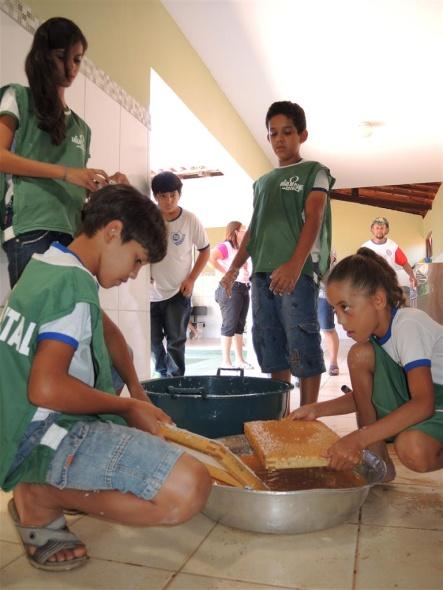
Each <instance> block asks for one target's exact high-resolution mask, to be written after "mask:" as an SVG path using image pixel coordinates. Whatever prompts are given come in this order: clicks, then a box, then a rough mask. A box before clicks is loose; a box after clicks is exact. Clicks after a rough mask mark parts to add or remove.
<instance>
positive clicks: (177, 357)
mask: <svg viewBox="0 0 443 590" xmlns="http://www.w3.org/2000/svg"><path fill="white" fill-rule="evenodd" d="M190 317H191V298H190V297H185V296H184V295H182V294H181V293H180V291H179V292H178V293H176V294H175V295H174V296H173V297H171V298H170V299H165V300H164V301H151V352H152V356H153V357H154V361H155V370H156V371H157V372H158V373H160V376H161V377H181V376H182V375H184V374H185V344H186V330H187V327H188V324H189V318H190ZM164 339H166V348H165V345H164V343H163V341H164Z"/></svg>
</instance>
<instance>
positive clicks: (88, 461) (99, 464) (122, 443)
mask: <svg viewBox="0 0 443 590" xmlns="http://www.w3.org/2000/svg"><path fill="white" fill-rule="evenodd" d="M182 453H183V451H182V450H181V449H179V448H178V447H175V446H173V445H171V444H170V443H167V442H165V441H164V440H163V439H162V438H160V437H158V436H153V435H152V434H149V433H147V432H142V431H141V430H138V429H137V428H129V427H128V426H120V425H118V424H113V423H112V422H99V421H96V422H81V421H80V422H77V423H76V424H75V425H74V426H73V427H72V428H71V430H70V431H69V433H68V434H67V435H66V436H65V437H64V438H63V440H62V442H61V443H60V445H59V447H58V448H57V450H56V451H55V455H54V457H53V459H52V461H51V464H50V466H49V469H48V472H47V476H46V481H47V483H48V484H50V485H52V486H55V487H56V488H59V489H65V488H66V489H75V490H91V491H92V490H94V491H97V490H118V491H120V492H122V493H128V492H129V493H131V494H134V495H135V496H138V497H139V498H143V499H144V500H151V499H152V498H153V497H154V496H155V495H156V494H157V492H158V491H159V490H160V488H161V487H162V485H163V484H164V482H165V480H166V478H167V477H168V475H169V474H170V472H171V470H172V468H173V467H174V465H175V464H176V462H177V460H178V458H179V457H180V456H181V455H182Z"/></svg>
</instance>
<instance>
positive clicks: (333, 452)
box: [325, 431, 363, 471]
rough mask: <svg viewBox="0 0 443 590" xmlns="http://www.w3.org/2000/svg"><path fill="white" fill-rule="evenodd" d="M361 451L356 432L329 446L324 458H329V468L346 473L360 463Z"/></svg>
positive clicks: (361, 447) (361, 446)
mask: <svg viewBox="0 0 443 590" xmlns="http://www.w3.org/2000/svg"><path fill="white" fill-rule="evenodd" d="M362 451H363V445H362V444H361V442H360V439H359V436H358V431H356V432H351V434H347V435H346V436H344V437H343V438H341V439H340V440H338V441H337V442H336V443H334V444H333V445H332V446H330V447H329V449H328V450H327V451H326V454H325V457H327V458H329V467H331V468H332V469H336V470H337V471H346V470H349V469H353V468H354V467H355V466H356V465H358V464H359V463H361V461H362Z"/></svg>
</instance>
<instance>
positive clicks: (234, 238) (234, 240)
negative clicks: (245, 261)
mask: <svg viewBox="0 0 443 590" xmlns="http://www.w3.org/2000/svg"><path fill="white" fill-rule="evenodd" d="M241 228H242V224H241V222H240V221H230V222H229V223H228V225H227V226H226V231H225V240H226V241H228V242H230V244H231V246H232V247H233V248H235V250H238V249H239V248H240V244H239V241H238V232H239V231H240V230H241Z"/></svg>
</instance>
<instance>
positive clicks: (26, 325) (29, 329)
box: [0, 307, 37, 356]
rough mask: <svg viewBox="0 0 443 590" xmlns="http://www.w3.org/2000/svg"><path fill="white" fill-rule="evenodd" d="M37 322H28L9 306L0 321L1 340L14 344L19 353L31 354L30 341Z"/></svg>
mask: <svg viewBox="0 0 443 590" xmlns="http://www.w3.org/2000/svg"><path fill="white" fill-rule="evenodd" d="M36 325H37V324H36V323H35V322H26V318H25V317H24V316H22V315H21V314H20V313H18V312H17V311H15V310H14V309H12V308H10V307H7V308H6V309H5V311H4V313H3V315H2V317H1V321H0V342H6V344H7V345H8V346H14V347H15V349H16V350H17V352H18V353H19V354H23V355H24V356H29V343H30V341H31V338H32V334H33V333H34V330H35V327H36Z"/></svg>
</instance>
